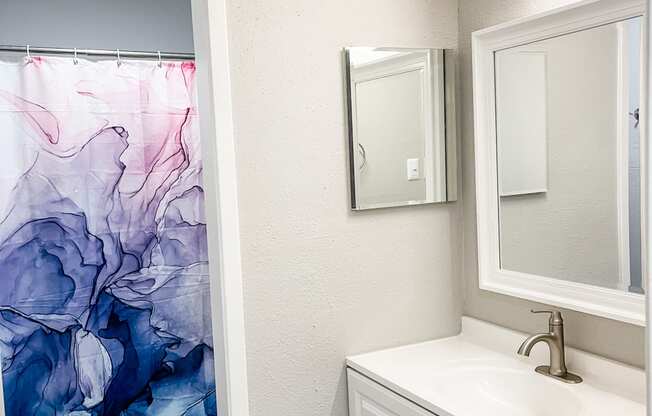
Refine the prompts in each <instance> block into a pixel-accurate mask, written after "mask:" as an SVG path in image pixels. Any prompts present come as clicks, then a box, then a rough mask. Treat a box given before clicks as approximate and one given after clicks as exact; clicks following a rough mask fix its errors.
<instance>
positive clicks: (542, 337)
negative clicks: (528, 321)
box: [518, 310, 582, 384]
mask: <svg viewBox="0 0 652 416" xmlns="http://www.w3.org/2000/svg"><path fill="white" fill-rule="evenodd" d="M532 313H549V314H550V320H549V321H548V333H544V334H534V335H532V336H530V337H528V338H527V339H526V340H525V341H523V344H521V346H520V347H519V349H518V354H519V355H524V356H526V357H529V356H530V351H532V347H534V346H535V345H536V344H538V343H539V342H545V343H546V344H548V348H549V349H550V365H540V366H538V367H537V368H536V369H535V371H536V372H537V373H539V374H543V375H545V376H548V377H552V378H555V379H557V380H560V381H563V382H564V383H573V384H576V383H581V382H582V377H580V376H578V375H576V374H573V373H569V372H568V369H567V368H566V354H565V350H564V320H563V319H562V317H561V312H559V311H535V310H533V311H532Z"/></svg>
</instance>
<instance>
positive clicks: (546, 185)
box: [473, 0, 647, 325]
mask: <svg viewBox="0 0 652 416" xmlns="http://www.w3.org/2000/svg"><path fill="white" fill-rule="evenodd" d="M644 12H645V4H644V1H640V0H599V1H589V2H581V3H578V4H576V5H572V6H569V7H565V8H561V9H558V10H556V11H553V12H549V13H545V14H542V15H539V16H534V17H532V18H530V19H527V20H520V21H518V22H517V23H515V24H505V25H501V26H498V27H495V28H489V29H486V30H482V31H479V32H476V33H474V35H473V48H474V49H473V60H474V61H473V64H474V96H475V97H474V98H475V149H476V190H477V221H478V223H477V224H478V256H479V259H478V260H479V262H478V263H479V269H480V270H479V273H480V287H481V288H482V289H486V290H490V291H494V292H498V293H503V294H507V295H511V296H516V297H521V298H525V299H529V300H533V301H537V302H542V303H547V304H551V305H555V306H559V307H565V308H569V309H574V310H578V311H582V312H587V313H591V314H595V315H599V316H603V317H607V318H611V319H616V320H621V321H625V322H629V323H633V324H638V325H645V307H644V302H645V299H644V293H645V290H646V288H645V284H644V279H643V270H644V263H645V259H644V253H645V250H644V242H645V235H644V233H643V230H644V229H645V228H644V225H645V221H646V218H644V216H643V213H644V212H645V211H644V210H643V207H644V201H645V193H644V190H645V189H646V188H645V180H644V175H643V174H642V173H643V172H644V170H645V166H643V164H642V161H643V160H644V159H645V158H644V153H645V152H646V151H647V149H646V147H645V143H644V141H642V140H641V138H642V137H645V129H646V126H645V123H644V120H643V118H642V117H640V114H644V113H643V111H644V108H642V106H643V100H642V94H643V93H644V88H643V86H644V85H645V84H644V82H643V80H644V73H645V71H644V67H643V65H644V61H645V60H644V59H642V56H643V51H644V33H645V28H644V25H645V19H644V17H643V15H644Z"/></svg>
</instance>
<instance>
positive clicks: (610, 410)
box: [346, 317, 645, 416]
mask: <svg viewBox="0 0 652 416" xmlns="http://www.w3.org/2000/svg"><path fill="white" fill-rule="evenodd" d="M525 338H526V335H525V334H522V333H518V332H515V331H511V330H509V329H506V328H502V327H498V326H495V325H492V324H489V323H486V322H482V321H479V320H476V319H472V318H467V317H464V318H463V319H462V333H461V334H460V335H457V336H454V337H450V338H444V339H439V340H434V341H428V342H424V343H420V344H414V345H407V346H404V347H399V348H393V349H389V350H384V351H377V352H372V353H367V354H362V355H357V356H354V357H349V358H348V359H347V361H346V362H347V366H349V367H350V368H352V369H354V370H355V371H357V372H358V373H360V374H362V375H364V376H366V377H367V378H369V379H371V380H373V381H375V382H376V383H378V384H380V385H382V386H384V387H386V388H387V389H389V390H391V391H393V392H395V393H397V394H398V395H399V396H402V397H404V398H406V399H408V400H410V401H412V402H413V403H416V404H418V405H419V406H421V407H422V408H424V409H426V410H428V411H430V412H431V413H432V414H435V415H438V416H479V415H482V416H614V415H627V416H645V372H644V371H643V370H641V369H638V368H633V367H629V366H627V365H625V364H621V363H617V362H614V361H611V360H608V359H605V358H601V357H597V356H595V355H592V354H588V353H585V352H582V351H578V350H574V349H572V348H567V349H566V359H567V364H568V369H569V370H570V371H572V372H574V373H577V374H578V375H580V376H581V377H582V378H583V379H584V382H582V383H580V384H566V383H564V382H562V381H559V380H555V379H553V378H551V377H547V376H545V375H542V374H539V373H536V372H535V371H534V369H535V367H536V366H537V365H542V364H548V359H549V352H548V350H547V347H546V346H545V345H543V344H538V345H536V346H535V347H534V349H533V350H532V352H531V356H530V357H521V356H519V355H517V354H516V348H517V347H518V346H519V345H520V343H521V342H523V340H524V339H525Z"/></svg>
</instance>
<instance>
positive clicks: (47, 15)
mask: <svg viewBox="0 0 652 416" xmlns="http://www.w3.org/2000/svg"><path fill="white" fill-rule="evenodd" d="M0 43H1V44H4V45H7V44H8V45H25V44H31V45H34V46H49V47H66V48H80V49H81V48H90V49H116V48H120V49H134V50H154V51H156V50H164V51H172V52H192V51H193V50H194V48H193V40H192V19H191V13H190V0H111V1H105V0H2V1H0Z"/></svg>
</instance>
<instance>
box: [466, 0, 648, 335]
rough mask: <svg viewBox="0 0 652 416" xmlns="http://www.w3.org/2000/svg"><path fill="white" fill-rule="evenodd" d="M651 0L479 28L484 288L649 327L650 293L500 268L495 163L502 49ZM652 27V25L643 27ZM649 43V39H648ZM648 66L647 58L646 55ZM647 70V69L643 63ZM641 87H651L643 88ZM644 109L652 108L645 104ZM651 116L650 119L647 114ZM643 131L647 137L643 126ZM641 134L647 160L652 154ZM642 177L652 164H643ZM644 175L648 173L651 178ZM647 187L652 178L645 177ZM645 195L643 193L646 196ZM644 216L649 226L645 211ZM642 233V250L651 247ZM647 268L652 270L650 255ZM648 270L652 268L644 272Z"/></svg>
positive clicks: (582, 5)
mask: <svg viewBox="0 0 652 416" xmlns="http://www.w3.org/2000/svg"><path fill="white" fill-rule="evenodd" d="M645 10H646V6H645V1H644V0H588V1H581V2H578V3H575V4H572V5H570V6H567V7H562V8H558V9H554V10H552V11H549V12H546V13H542V14H537V15H534V16H531V17H527V18H525V19H519V20H516V21H514V22H510V23H506V24H501V25H498V26H494V27H491V28H488V29H483V30H480V31H477V32H474V33H473V88H474V98H473V99H474V112H475V180H476V200H477V232H478V273H479V282H480V289H483V290H488V291H491V292H497V293H501V294H504V295H509V296H514V297H518V298H523V299H528V300H531V301H535V302H540V303H545V304H549V305H554V306H557V307H561V308H567V309H571V310H576V311H580V312H585V313H589V314H593V315H598V316H602V317H605V318H610V319H615V320H618V321H623V322H628V323H631V324H635V325H640V326H645V296H642V295H640V294H633V293H628V292H624V291H619V290H615V289H608V288H603V287H599V286H593V285H588V284H582V283H575V282H569V281H565V280H561V279H553V278H550V277H545V276H538V275H534V274H528V273H520V272H515V271H509V270H504V269H501V267H500V240H499V227H500V225H499V222H500V220H499V213H498V204H499V198H498V175H497V162H496V117H495V111H496V108H495V78H494V76H495V74H494V56H495V52H496V51H499V50H503V49H506V48H511V47H515V46H519V45H523V44H527V43H531V42H535V41H539V40H544V39H549V38H552V37H556V36H560V35H564V34H569V33H573V32H577V31H580V30H585V29H590V28H592V27H596V26H601V25H605V24H609V23H614V22H618V21H621V20H625V19H628V18H632V17H637V16H644V15H645ZM644 30H645V29H644ZM643 50H646V45H643ZM642 62H644V65H646V64H647V59H642ZM642 72H643V73H645V68H643V71H642ZM641 91H647V88H646V87H643V88H642V89H641ZM642 110H643V114H646V113H645V109H644V108H642ZM643 120H644V119H643ZM641 129H642V131H641V137H642V138H644V137H647V134H646V131H647V129H646V126H645V125H642V126H641ZM646 152H647V149H646V146H645V141H644V140H642V141H641V154H642V159H643V160H645V159H646V157H645V155H646ZM642 170H643V175H642V177H643V178H646V177H647V169H646V167H645V166H644V165H643V166H642ZM644 180H645V179H644ZM641 190H642V192H645V190H646V184H645V183H642V184H641ZM645 199H646V198H645V195H643V196H642V200H645ZM642 208H643V209H642V210H641V213H642V216H643V217H642V218H641V222H642V225H643V227H642V228H643V229H644V230H645V229H646V226H645V222H646V221H647V218H646V215H645V213H646V210H645V209H644V208H645V207H642ZM646 237H647V236H645V235H644V238H643V244H642V246H643V250H642V254H644V253H645V252H646V249H645V248H646V240H647V238H646ZM643 262H644V264H643V270H644V271H645V270H647V268H646V265H645V262H646V261H645V260H643ZM644 275H645V273H644Z"/></svg>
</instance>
